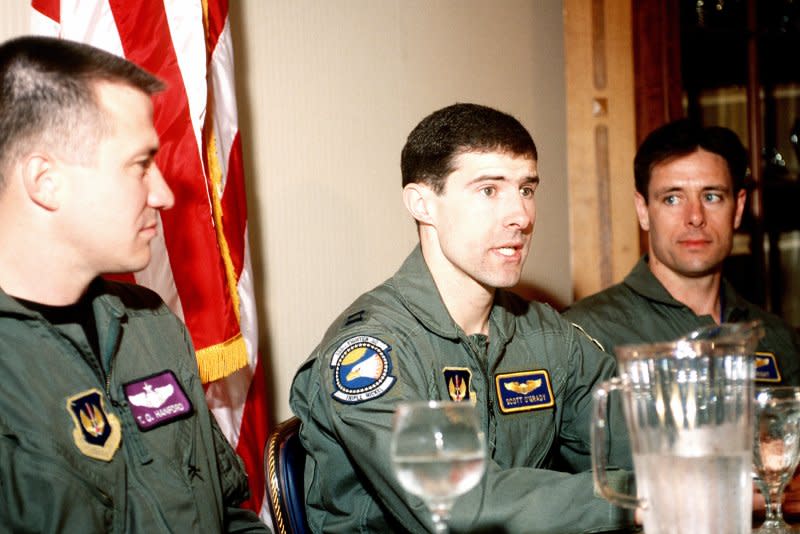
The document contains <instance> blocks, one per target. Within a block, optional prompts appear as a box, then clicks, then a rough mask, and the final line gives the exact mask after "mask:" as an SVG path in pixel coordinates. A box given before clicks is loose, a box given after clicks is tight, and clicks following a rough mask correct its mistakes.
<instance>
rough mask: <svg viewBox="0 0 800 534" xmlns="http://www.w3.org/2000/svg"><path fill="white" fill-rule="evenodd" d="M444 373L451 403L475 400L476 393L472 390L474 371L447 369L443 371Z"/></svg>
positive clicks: (461, 368) (464, 368) (456, 368)
mask: <svg viewBox="0 0 800 534" xmlns="http://www.w3.org/2000/svg"><path fill="white" fill-rule="evenodd" d="M442 373H443V374H444V382H445V384H447V394H448V395H450V400H451V401H455V402H461V401H463V400H475V392H474V391H472V390H471V389H470V388H471V386H472V371H470V370H469V369H468V368H466V367H445V368H444V369H442Z"/></svg>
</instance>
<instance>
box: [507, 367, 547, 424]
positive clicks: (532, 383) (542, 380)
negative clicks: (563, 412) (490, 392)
mask: <svg viewBox="0 0 800 534" xmlns="http://www.w3.org/2000/svg"><path fill="white" fill-rule="evenodd" d="M495 386H496V389H497V400H498V401H499V406H500V411H501V412H503V413H513V412H526V411H529V410H541V409H543V408H551V407H553V406H555V399H554V398H553V388H552V387H551V386H550V373H548V372H547V371H546V370H544V369H539V370H537V371H521V372H517V373H504V374H499V375H497V376H495Z"/></svg>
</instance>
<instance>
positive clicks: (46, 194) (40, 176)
mask: <svg viewBox="0 0 800 534" xmlns="http://www.w3.org/2000/svg"><path fill="white" fill-rule="evenodd" d="M21 165H22V169H21V171H22V183H23V185H24V186H25V191H26V192H27V193H28V197H29V198H30V199H31V200H32V201H33V202H34V203H36V204H37V205H39V206H41V207H43V208H44V209H46V210H49V211H54V210H57V209H58V208H59V205H60V202H59V199H58V192H59V185H60V180H61V175H60V174H59V172H58V169H57V166H56V165H55V164H54V162H53V160H52V159H51V158H50V157H48V156H46V155H43V154H31V155H29V156H28V157H27V158H25V159H24V160H23V162H22V164H21Z"/></svg>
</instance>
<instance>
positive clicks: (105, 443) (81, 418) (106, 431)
mask: <svg viewBox="0 0 800 534" xmlns="http://www.w3.org/2000/svg"><path fill="white" fill-rule="evenodd" d="M104 402H105V401H104V399H103V393H102V392H101V391H100V390H99V389H97V388H92V389H89V390H86V391H82V392H81V393H78V394H77V395H73V396H72V397H70V398H68V399H67V411H68V412H69V414H70V415H71V416H72V421H73V423H75V428H74V429H73V431H72V438H73V440H74V441H75V446H76V447H78V449H79V450H80V451H81V452H82V453H83V454H85V455H86V456H88V457H90V458H94V459H96V460H103V461H104V462H108V461H111V459H112V458H113V457H114V453H115V452H116V451H117V448H119V443H120V440H121V438H122V431H121V429H120V424H119V419H117V417H116V416H115V415H114V414H113V413H108V412H106V409H105V404H104Z"/></svg>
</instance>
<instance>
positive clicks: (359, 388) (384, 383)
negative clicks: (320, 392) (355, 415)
mask: <svg viewBox="0 0 800 534" xmlns="http://www.w3.org/2000/svg"><path fill="white" fill-rule="evenodd" d="M391 351H392V347H391V346H389V344H387V343H384V342H383V341H381V340H380V339H378V338H374V337H371V336H353V337H351V338H349V339H347V340H345V341H344V342H343V343H342V344H341V345H339V348H337V349H336V351H334V353H333V356H332V357H331V363H330V366H331V368H332V369H333V370H334V371H333V388H334V392H333V394H332V396H333V398H334V399H336V400H338V401H339V402H343V403H346V404H357V403H359V402H364V401H368V400H370V399H375V398H377V397H380V396H381V395H383V394H384V393H386V392H387V391H389V389H390V388H391V387H392V385H394V383H395V378H394V377H393V376H392V375H391V373H392V359H391V357H390V356H389V353H390V352H391Z"/></svg>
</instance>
